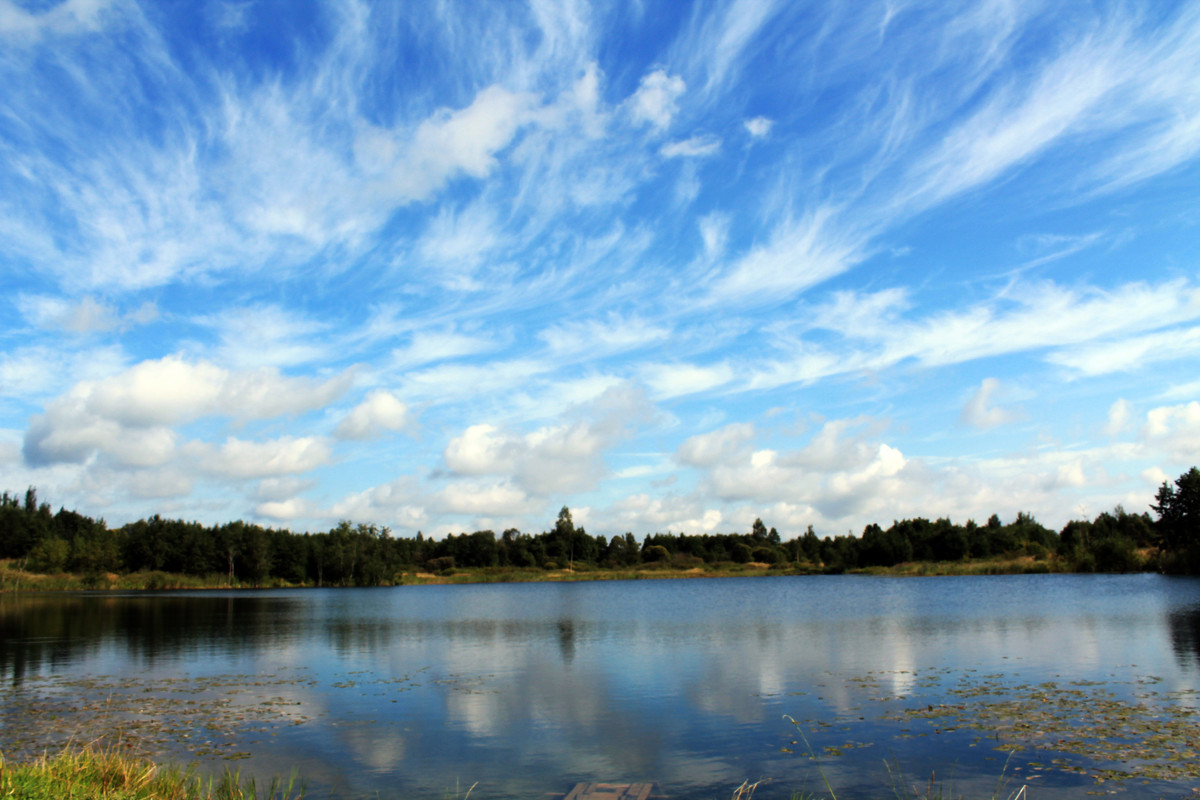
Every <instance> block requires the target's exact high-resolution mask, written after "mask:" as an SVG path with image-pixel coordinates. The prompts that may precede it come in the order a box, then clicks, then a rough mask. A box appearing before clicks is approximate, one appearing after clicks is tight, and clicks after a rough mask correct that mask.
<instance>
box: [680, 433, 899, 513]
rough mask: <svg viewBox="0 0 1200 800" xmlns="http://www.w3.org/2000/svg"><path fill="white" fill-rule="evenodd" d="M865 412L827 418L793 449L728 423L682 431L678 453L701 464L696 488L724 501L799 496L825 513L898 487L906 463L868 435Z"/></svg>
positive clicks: (875, 501)
mask: <svg viewBox="0 0 1200 800" xmlns="http://www.w3.org/2000/svg"><path fill="white" fill-rule="evenodd" d="M867 422H868V421H867V420H832V421H830V422H827V423H825V424H824V425H823V426H822V427H821V429H820V430H819V431H817V433H816V434H814V435H813V437H812V439H811V440H810V441H809V442H808V443H807V444H806V445H805V446H803V447H800V448H798V449H794V450H777V449H771V448H758V449H755V448H754V447H752V446H751V439H752V437H753V435H754V431H753V430H752V429H750V428H748V427H746V426H744V425H730V426H727V427H726V428H724V429H721V430H719V431H714V432H713V433H711V434H702V435H700V436H696V437H692V438H691V439H688V440H687V441H686V442H685V443H684V445H683V446H682V447H681V448H680V452H679V453H677V455H676V457H677V459H678V460H679V461H680V463H682V464H684V465H686V466H694V467H696V468H698V469H701V473H702V478H701V490H702V492H703V493H705V494H706V495H708V496H712V497H717V498H720V499H722V500H724V501H732V502H737V501H746V500H752V501H755V502H758V503H774V502H791V503H795V502H804V503H806V504H807V505H809V506H811V507H813V508H815V509H817V510H818V511H819V513H820V514H821V515H823V517H824V518H826V519H839V518H843V517H846V516H848V515H851V514H861V513H863V512H865V511H867V510H869V509H873V508H879V507H880V504H881V501H886V500H888V499H890V498H891V497H893V496H894V495H895V494H896V493H897V492H898V487H899V486H901V485H902V474H903V472H904V469H905V467H906V465H907V463H908V461H907V459H906V458H905V457H904V455H903V454H902V453H901V452H900V450H898V449H897V448H895V447H892V446H891V445H888V444H886V443H884V442H878V441H872V440H871V439H870V438H868V437H867V436H866V435H865V434H866V433H868V432H869V430H870V426H869V425H867V424H866V423H867Z"/></svg>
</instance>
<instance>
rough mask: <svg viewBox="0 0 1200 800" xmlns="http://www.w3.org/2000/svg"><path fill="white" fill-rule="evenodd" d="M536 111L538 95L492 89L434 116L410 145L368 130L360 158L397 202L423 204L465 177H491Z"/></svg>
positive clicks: (374, 129) (357, 146) (358, 145)
mask: <svg viewBox="0 0 1200 800" xmlns="http://www.w3.org/2000/svg"><path fill="white" fill-rule="evenodd" d="M535 111H536V98H535V97H534V96H533V95H531V94H524V93H517V92H510V91H508V90H507V89H504V88H502V87H500V86H489V87H487V88H485V89H483V90H482V91H480V92H479V93H478V94H477V95H476V96H475V99H474V100H473V101H472V102H471V105H469V106H467V107H466V108H461V109H448V108H443V109H439V110H438V111H436V112H434V113H433V114H432V115H431V116H430V117H429V118H428V119H426V120H424V121H423V122H421V124H420V125H418V126H417V129H416V131H415V133H414V134H413V136H412V138H411V140H410V141H407V142H406V141H404V139H403V136H402V134H401V133H400V132H398V131H392V130H387V129H384V128H377V127H364V128H363V129H362V131H361V132H360V133H359V135H358V139H357V141H356V144H355V156H356V158H357V160H358V164H359V166H360V168H362V169H363V170H364V171H365V172H366V173H367V174H374V175H376V176H378V177H379V178H381V179H382V180H383V181H384V183H383V187H384V188H383V191H384V192H386V193H387V194H390V195H392V196H393V197H394V198H395V200H397V201H399V202H404V203H407V202H413V201H419V200H423V199H425V198H427V197H429V196H430V195H431V194H432V193H434V192H435V191H437V190H439V189H440V188H441V187H442V186H443V185H444V184H445V183H446V182H447V181H449V180H451V179H453V178H455V177H457V176H459V175H466V176H469V177H472V178H484V177H486V176H487V175H488V173H490V172H491V171H492V170H493V169H494V168H495V166H496V164H497V160H496V154H497V153H498V152H499V151H500V150H503V149H504V148H505V147H507V146H508V145H509V144H510V143H511V142H512V140H513V137H514V136H516V134H517V131H518V130H519V129H520V128H521V127H522V126H524V125H526V124H528V123H530V122H532V121H534V120H535V118H536V114H535Z"/></svg>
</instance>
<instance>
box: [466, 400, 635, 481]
mask: <svg viewBox="0 0 1200 800" xmlns="http://www.w3.org/2000/svg"><path fill="white" fill-rule="evenodd" d="M576 414H577V415H578V416H579V417H580V418H579V419H577V420H575V421H573V422H564V423H560V424H557V425H549V426H545V427H541V428H538V429H535V430H533V431H530V432H528V433H517V432H514V431H507V430H503V429H501V428H500V427H498V426H496V425H491V424H487V423H480V424H476V425H471V426H469V427H468V428H467V429H466V430H465V431H463V433H461V434H460V435H458V436H456V437H454V438H453V439H451V440H450V442H449V443H448V444H447V445H446V448H445V451H444V452H443V458H444V460H445V462H446V466H447V467H448V468H449V469H450V470H451V471H453V472H454V473H455V474H458V475H465V476H486V475H494V476H505V477H506V478H509V479H510V480H511V481H512V482H513V483H514V484H515V485H516V486H519V487H520V488H521V489H522V490H523V491H525V492H528V493H529V494H531V495H537V496H540V497H545V496H549V495H553V494H556V493H565V492H572V491H581V490H586V489H590V488H592V487H593V486H595V485H596V484H597V483H598V482H599V481H600V480H601V479H602V478H604V477H607V476H608V474H609V469H608V467H607V466H606V464H605V463H604V459H603V457H604V455H605V453H606V452H607V451H608V450H609V449H611V448H612V447H613V446H614V445H615V444H616V443H618V442H619V441H622V440H623V439H625V438H627V437H628V436H629V435H630V433H631V432H632V430H631V429H632V427H633V426H634V425H636V424H637V423H638V422H639V421H640V420H642V419H644V417H645V414H646V401H645V398H644V397H642V395H641V394H640V393H639V392H638V391H637V390H635V389H634V388H633V387H631V386H629V385H625V384H622V385H617V386H613V387H610V388H608V389H606V390H605V391H604V392H603V393H602V394H601V395H600V396H598V397H597V398H595V399H594V400H593V401H592V402H591V403H589V404H588V405H587V406H585V407H584V408H581V409H579V410H578V411H577V412H576Z"/></svg>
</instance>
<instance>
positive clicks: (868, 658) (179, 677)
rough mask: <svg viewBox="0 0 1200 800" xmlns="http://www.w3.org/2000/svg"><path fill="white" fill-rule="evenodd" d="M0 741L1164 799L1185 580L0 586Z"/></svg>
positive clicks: (1186, 668)
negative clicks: (127, 589)
mask: <svg viewBox="0 0 1200 800" xmlns="http://www.w3.org/2000/svg"><path fill="white" fill-rule="evenodd" d="M0 679H2V680H3V685H4V687H5V689H4V692H3V693H2V694H0V750H2V751H3V752H4V753H5V754H6V755H8V756H9V757H10V758H12V757H15V756H18V755H21V754H23V753H30V752H33V753H40V752H42V750H44V749H45V748H46V747H47V746H49V745H54V744H56V743H59V742H63V741H67V740H70V741H74V742H87V741H93V740H96V739H103V740H105V741H110V742H111V741H119V746H121V747H126V748H129V749H131V750H133V751H135V752H145V753H150V754H153V755H154V756H155V757H158V758H163V759H166V760H172V761H176V762H179V763H196V764H198V765H199V766H198V768H199V769H202V770H214V769H215V770H221V769H224V767H225V766H229V767H231V768H233V769H241V770H242V773H243V774H244V775H245V774H254V775H258V776H270V775H273V774H281V775H285V776H286V775H287V774H288V773H289V772H290V771H291V770H292V769H294V768H298V769H299V770H300V772H301V773H302V775H303V776H304V778H305V779H306V780H307V784H308V787H309V796H310V797H339V798H340V797H344V798H360V797H378V798H398V797H404V798H416V797H428V798H438V799H439V800H441V799H442V798H447V797H450V798H462V797H463V796H464V795H466V793H467V791H468V789H471V787H472V786H474V788H473V789H471V797H472V798H481V799H483V800H486V798H499V797H528V798H541V797H544V796H546V795H547V794H548V793H562V792H566V791H568V790H569V789H570V788H571V786H573V785H574V784H575V783H576V782H579V781H590V780H598V781H614V782H653V783H655V784H656V792H658V793H660V794H662V795H665V796H668V797H671V798H728V797H729V796H730V794H731V792H732V791H733V790H734V789H735V788H736V787H737V786H738V785H739V784H741V783H742V782H743V781H747V780H748V781H751V782H753V781H759V780H762V781H763V783H761V784H760V785H759V787H758V788H757V790H756V794H755V797H757V798H761V799H762V800H767V799H768V798H776V797H779V798H787V797H789V796H790V795H791V794H792V792H794V791H807V792H819V793H821V794H827V793H828V790H827V789H826V785H825V782H826V781H828V782H829V784H830V785H832V787H833V789H834V791H835V792H836V793H837V797H838V798H839V800H849V798H859V797H863V798H865V797H879V796H895V794H894V791H893V786H894V785H896V784H899V785H900V786H901V787H904V786H907V787H909V788H908V792H909V793H910V794H911V791H912V788H911V787H912V786H913V785H918V786H920V787H921V791H922V792H924V791H925V789H927V788H928V786H929V784H930V781H931V780H932V781H933V782H934V784H935V785H937V786H941V787H943V788H944V789H945V790H946V791H948V792H952V793H953V794H954V795H955V796H960V795H965V796H966V797H968V798H990V797H992V796H993V795H995V794H997V792H999V796H1001V797H1009V796H1010V795H1011V794H1013V793H1014V792H1016V791H1018V790H1019V789H1020V788H1021V787H1022V786H1028V787H1029V788H1028V792H1029V795H1028V796H1029V797H1037V798H1068V797H1070V798H1074V797H1080V798H1082V797H1089V796H1091V794H1094V793H1095V792H1097V791H1100V792H1102V793H1108V792H1116V793H1117V794H1118V795H1120V796H1124V797H1129V798H1142V797H1147V798H1149V797H1184V796H1194V794H1192V791H1191V790H1192V787H1193V786H1196V785H1200V771H1198V770H1200V767H1197V763H1200V757H1198V756H1197V755H1196V753H1197V750H1200V711H1198V709H1200V580H1198V579H1190V578H1167V577H1163V576H1158V575H1129V576H1090V575H1089V576H1083V575H1027V576H994V577H941V578H878V577H858V576H809V577H770V578H765V577H764V578H723V579H692V580H674V581H653V580H640V581H614V582H607V581H604V582H585V583H540V584H487V585H462V586H410V587H397V588H391V589H305V590H284V591H280V590H276V591H236V592H212V591H209V592H169V593H154V594H100V593H96V594H31V595H21V596H13V595H6V596H0Z"/></svg>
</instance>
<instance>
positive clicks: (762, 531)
mask: <svg viewBox="0 0 1200 800" xmlns="http://www.w3.org/2000/svg"><path fill="white" fill-rule="evenodd" d="M750 535H751V536H753V537H754V538H755V540H757V541H762V540H764V539H766V538H767V526H766V525H763V521H762V520H761V519H758V518H755V520H754V525H753V526H751V528H750Z"/></svg>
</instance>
